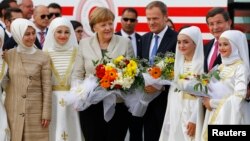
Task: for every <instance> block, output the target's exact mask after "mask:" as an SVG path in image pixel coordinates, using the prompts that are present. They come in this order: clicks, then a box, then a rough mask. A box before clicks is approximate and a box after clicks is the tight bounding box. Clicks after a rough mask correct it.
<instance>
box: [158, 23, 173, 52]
mask: <svg viewBox="0 0 250 141" xmlns="http://www.w3.org/2000/svg"><path fill="white" fill-rule="evenodd" d="M169 36H171V33H170V30H169V28H168V29H167V31H166V32H165V34H164V36H163V38H162V40H161V43H160V46H159V48H158V50H157V53H160V52H161V53H165V52H166V51H167V50H168V43H169V42H170V41H169V40H170V39H171V38H170V37H169Z"/></svg>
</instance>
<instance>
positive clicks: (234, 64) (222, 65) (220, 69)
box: [218, 60, 243, 81]
mask: <svg viewBox="0 0 250 141" xmlns="http://www.w3.org/2000/svg"><path fill="white" fill-rule="evenodd" d="M242 63H243V62H242V60H238V61H236V62H234V63H233V64H232V65H231V66H230V69H232V71H230V73H232V72H234V71H235V69H236V68H234V66H236V65H239V64H242ZM224 67H225V65H224V64H221V65H220V66H219V67H218V70H219V71H220V72H221V71H222V70H223V69H224ZM229 77H230V76H229V74H228V73H227V74H226V76H224V77H221V80H222V81H224V80H225V79H226V78H229Z"/></svg>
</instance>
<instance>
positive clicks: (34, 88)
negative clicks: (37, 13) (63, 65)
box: [5, 48, 51, 141]
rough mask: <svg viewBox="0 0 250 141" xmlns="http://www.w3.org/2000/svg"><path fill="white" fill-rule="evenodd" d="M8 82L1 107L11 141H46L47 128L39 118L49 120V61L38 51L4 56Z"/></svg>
mask: <svg viewBox="0 0 250 141" xmlns="http://www.w3.org/2000/svg"><path fill="white" fill-rule="evenodd" d="M5 59H6V62H7V64H8V67H9V71H8V77H9V81H8V83H7V88H6V99H5V106H6V111H7V116H8V122H9V125H10V130H11V141H48V138H49V136H48V133H49V132H48V130H49V129H48V128H43V127H42V125H41V121H42V119H51V69H50V58H49V56H48V55H46V54H45V53H43V52H42V51H40V50H37V51H36V52H35V53H34V54H25V53H20V52H17V49H16V48H14V49H12V50H9V51H8V53H7V54H6V58H5Z"/></svg>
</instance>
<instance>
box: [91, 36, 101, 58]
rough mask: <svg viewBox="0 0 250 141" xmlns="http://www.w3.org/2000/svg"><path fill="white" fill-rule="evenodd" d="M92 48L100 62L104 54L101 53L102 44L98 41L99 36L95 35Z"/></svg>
mask: <svg viewBox="0 0 250 141" xmlns="http://www.w3.org/2000/svg"><path fill="white" fill-rule="evenodd" d="M91 48H92V49H93V52H94V53H95V55H96V56H97V58H98V59H99V60H100V59H102V52H101V48H100V44H99V42H98V40H97V35H95V37H94V39H93V42H92V43H91Z"/></svg>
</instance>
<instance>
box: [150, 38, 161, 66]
mask: <svg viewBox="0 0 250 141" xmlns="http://www.w3.org/2000/svg"><path fill="white" fill-rule="evenodd" d="M154 38H155V43H154V46H153V50H152V52H151V57H150V60H149V61H150V62H149V63H150V65H153V64H154V59H155V56H156V52H157V49H158V39H159V36H158V35H155V36H154Z"/></svg>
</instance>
